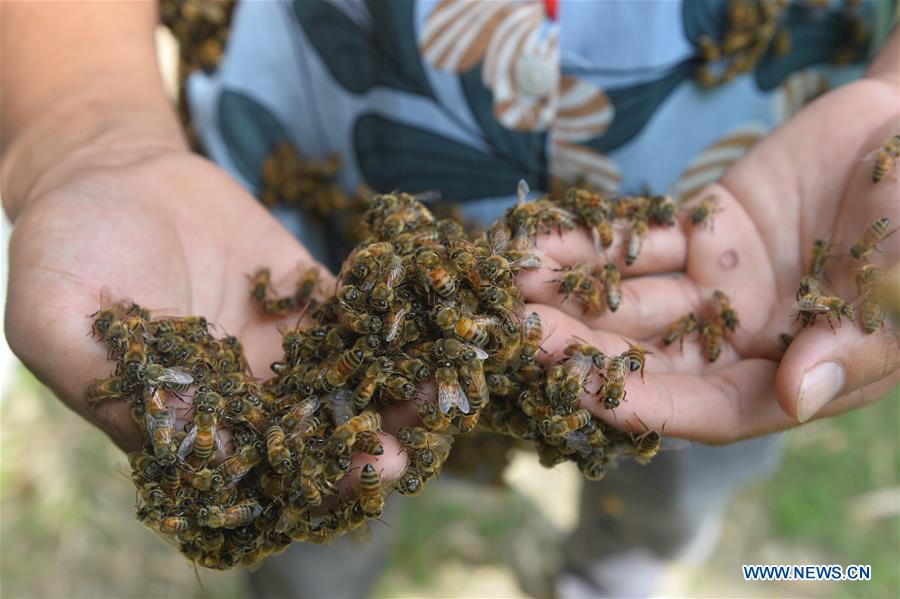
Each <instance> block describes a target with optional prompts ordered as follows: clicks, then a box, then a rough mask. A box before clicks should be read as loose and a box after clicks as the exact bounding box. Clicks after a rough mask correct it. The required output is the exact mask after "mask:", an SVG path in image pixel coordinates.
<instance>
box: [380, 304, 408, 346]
mask: <svg viewBox="0 0 900 599" xmlns="http://www.w3.org/2000/svg"><path fill="white" fill-rule="evenodd" d="M407 313H409V307H408V306H404V307H402V308H400V309H399V310H397V314H396V315H395V316H394V318H393V319H392V321H391V326H390V328H389V329H388V331H387V333H385V335H384V340H385V341H387V342H388V343H390V342H391V341H393V340H394V339H396V338H397V336H398V335H399V334H400V331H402V330H403V323H404V322H406V315H407Z"/></svg>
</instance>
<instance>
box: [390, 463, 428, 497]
mask: <svg viewBox="0 0 900 599" xmlns="http://www.w3.org/2000/svg"><path fill="white" fill-rule="evenodd" d="M424 486H425V481H424V480H423V479H422V475H421V474H420V473H419V472H418V470H416V468H415V467H413V466H408V467H407V468H406V470H405V471H404V472H403V474H402V475H401V476H400V478H399V479H398V480H397V492H398V493H400V494H401V495H418V494H419V493H421V492H422V489H423V488H424Z"/></svg>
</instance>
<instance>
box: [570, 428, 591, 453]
mask: <svg viewBox="0 0 900 599" xmlns="http://www.w3.org/2000/svg"><path fill="white" fill-rule="evenodd" d="M563 438H564V439H565V441H566V443H567V444H568V445H569V446H571V447H572V448H573V449H575V451H577V452H578V453H580V454H582V455H588V454H590V453H591V452H592V451H593V450H594V448H593V447H592V446H591V444H590V442H588V440H587V435H585V434H584V433H583V432H581V431H569V432H567V433H565V434H564V435H563Z"/></svg>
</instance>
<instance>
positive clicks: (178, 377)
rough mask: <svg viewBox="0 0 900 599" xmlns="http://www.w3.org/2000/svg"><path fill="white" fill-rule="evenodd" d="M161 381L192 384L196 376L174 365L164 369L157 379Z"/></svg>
mask: <svg viewBox="0 0 900 599" xmlns="http://www.w3.org/2000/svg"><path fill="white" fill-rule="evenodd" d="M157 380H158V381H159V382H161V383H174V384H176V385H190V384H191V383H193V382H194V377H193V375H191V373H190V372H188V371H186V370H184V369H182V368H178V367H177V366H173V367H171V368H166V369H164V370H163V372H162V374H161V375H159V378H158V379H157Z"/></svg>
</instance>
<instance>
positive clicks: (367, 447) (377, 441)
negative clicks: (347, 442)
mask: <svg viewBox="0 0 900 599" xmlns="http://www.w3.org/2000/svg"><path fill="white" fill-rule="evenodd" d="M353 448H354V449H355V450H357V451H360V452H362V453H367V454H369V455H382V454H384V445H382V443H381V438H380V437H379V436H378V433H376V432H374V431H363V432H361V433H359V434H358V435H357V436H356V443H354V445H353Z"/></svg>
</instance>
